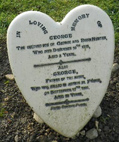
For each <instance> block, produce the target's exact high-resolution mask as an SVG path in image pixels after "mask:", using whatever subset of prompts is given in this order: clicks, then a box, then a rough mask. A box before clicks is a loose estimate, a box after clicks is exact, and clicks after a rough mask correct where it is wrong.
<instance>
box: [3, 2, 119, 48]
mask: <svg viewBox="0 0 119 142" xmlns="http://www.w3.org/2000/svg"><path fill="white" fill-rule="evenodd" d="M82 4H93V5H96V6H98V7H100V8H101V9H103V10H104V11H105V12H106V13H107V14H108V15H109V16H110V18H111V20H112V22H113V25H114V30H115V39H116V46H117V45H118V44H119V2H118V0H34V1H33V0H13V1H11V0H7V1H6V0H0V39H1V40H3V39H4V40H5V38H6V32H7V28H8V26H9V24H10V22H11V21H12V20H13V19H14V18H15V17H16V16H17V15H18V14H20V13H22V12H24V11H29V10H34V11H41V12H43V13H46V14H48V15H49V16H51V17H52V18H53V19H54V20H55V21H57V22H59V21H61V20H62V19H63V17H64V16H65V15H66V14H67V13H68V12H69V11H70V10H71V9H73V8H74V7H76V6H79V5H82Z"/></svg>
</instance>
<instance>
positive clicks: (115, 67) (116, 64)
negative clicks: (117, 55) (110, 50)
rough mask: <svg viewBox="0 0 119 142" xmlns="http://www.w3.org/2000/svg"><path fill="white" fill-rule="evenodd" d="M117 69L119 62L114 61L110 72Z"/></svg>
mask: <svg viewBox="0 0 119 142" xmlns="http://www.w3.org/2000/svg"><path fill="white" fill-rule="evenodd" d="M117 70H119V64H118V63H114V64H113V66H112V73H114V72H116V71H117Z"/></svg>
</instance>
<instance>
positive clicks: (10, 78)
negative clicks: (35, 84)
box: [5, 74, 14, 80]
mask: <svg viewBox="0 0 119 142" xmlns="http://www.w3.org/2000/svg"><path fill="white" fill-rule="evenodd" d="M5 77H6V78H7V79H9V80H14V75H13V74H6V75H5Z"/></svg>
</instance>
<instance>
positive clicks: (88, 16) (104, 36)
mask: <svg viewBox="0 0 119 142" xmlns="http://www.w3.org/2000/svg"><path fill="white" fill-rule="evenodd" d="M7 44H8V54H9V59H10V64H11V68H12V71H13V73H14V76H15V79H16V82H17V84H18V86H19V88H20V90H21V92H22V94H23V95H24V97H25V99H26V100H27V102H28V104H29V105H30V106H31V107H32V109H33V110H34V111H35V113H36V114H37V115H39V116H40V117H41V118H42V119H43V120H44V122H45V123H47V124H48V125H49V126H50V127H52V128H53V129H54V130H56V131H57V132H59V133H60V134H62V135H64V136H66V137H73V136H75V135H76V133H77V132H78V131H80V130H81V129H82V128H83V127H84V126H85V124H86V123H87V122H88V121H89V120H90V118H91V117H92V115H93V113H94V111H95V110H96V108H97V107H98V105H99V104H100V102H101V100H102V98H103V96H104V94H105V92H106V89H107V86H108V82H109V78H110V74H111V67H112V63H113V55H114V31H113V26H112V23H111V20H110V18H109V17H108V15H107V14H106V13H105V12H104V11H103V10H101V9H100V8H98V7H96V6H92V5H82V6H79V7H76V8H75V9H73V10H72V11H70V12H69V13H68V14H67V15H66V17H65V18H64V20H63V21H62V22H60V23H56V22H55V21H54V20H52V19H51V18H50V17H49V16H47V15H46V14H43V13H41V12H36V11H28V12H24V13H22V14H20V15H18V16H17V17H16V18H15V19H14V20H13V21H12V23H11V24H10V26H9V29H8V33H7Z"/></svg>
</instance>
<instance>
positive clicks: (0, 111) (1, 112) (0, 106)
mask: <svg viewBox="0 0 119 142" xmlns="http://www.w3.org/2000/svg"><path fill="white" fill-rule="evenodd" d="M4 115H5V109H4V108H3V105H2V103H0V117H4Z"/></svg>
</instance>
